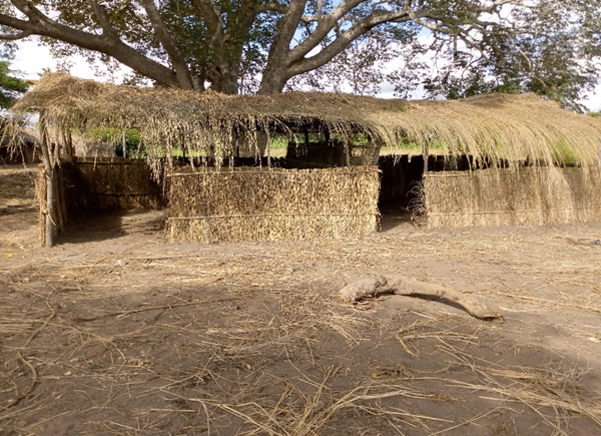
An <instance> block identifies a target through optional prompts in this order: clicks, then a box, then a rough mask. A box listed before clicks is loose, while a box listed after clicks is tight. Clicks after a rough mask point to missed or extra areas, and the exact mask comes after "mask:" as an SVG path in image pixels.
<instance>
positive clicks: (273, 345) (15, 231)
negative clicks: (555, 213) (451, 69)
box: [0, 167, 601, 436]
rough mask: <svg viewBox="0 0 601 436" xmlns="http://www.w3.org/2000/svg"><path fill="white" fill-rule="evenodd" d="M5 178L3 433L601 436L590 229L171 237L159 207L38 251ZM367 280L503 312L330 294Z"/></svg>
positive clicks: (14, 186) (31, 225) (28, 191)
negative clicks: (349, 299) (432, 291)
mask: <svg viewBox="0 0 601 436" xmlns="http://www.w3.org/2000/svg"><path fill="white" fill-rule="evenodd" d="M34 171H35V170H34V169H28V170H23V169H22V168H15V167H12V168H7V167H2V168H1V169H0V229H1V230H0V435H11V436H13V435H14V436H16V435H23V436H25V435H38V436H46V435H54V436H60V435H139V436H146V435H209V434H210V435H251V434H253V435H328V436H333V435H396V434H398V435H466V436H467V435H491V436H507V435H525V434H528V435H532V436H535V435H591V436H596V435H599V434H601V403H600V398H599V397H600V393H601V378H600V376H601V366H600V364H601V322H600V320H601V319H600V316H601V300H600V296H601V279H600V276H601V245H600V243H599V239H601V224H600V223H592V224H585V225H573V226H561V227H535V228H524V227H504V228H482V229H457V230H448V229H446V230H444V229H439V230H428V229H425V228H419V227H414V226H412V225H411V224H409V223H406V222H402V221H395V219H394V218H387V219H386V220H385V221H384V222H383V230H384V231H383V232H381V233H377V234H374V235H372V236H370V237H366V238H362V239H358V240H341V241H303V242H293V243H292V242H291V243H240V244H223V245H209V246H207V245H199V244H169V243H167V238H166V234H165V232H164V223H165V216H166V214H165V213H164V212H160V211H159V212H157V211H154V212H143V211H129V212H126V213H122V214H119V215H105V216H94V217H92V216H90V217H83V218H81V219H79V220H78V222H77V223H76V224H75V225H73V226H72V227H71V228H70V229H69V232H68V234H67V235H65V236H63V237H61V239H60V241H59V242H60V243H59V245H58V246H57V247H55V248H53V249H50V250H49V249H46V248H39V247H38V246H37V209H36V206H35V204H34V201H33V197H34V192H33V184H32V180H33V174H34ZM376 275H385V276H388V277H394V276H397V275H406V276H411V277H414V278H416V279H419V280H422V281H425V282H429V283H435V284H441V285H446V286H452V287H454V288H457V289H460V290H462V291H463V292H466V293H469V294H470V295H471V296H473V297H476V298H482V299H486V300H487V301H489V302H492V303H494V304H496V305H497V306H499V307H500V308H501V310H502V311H503V313H504V316H505V322H504V323H491V322H484V321H479V320H477V319H474V318H472V317H470V316H469V315H468V314H467V313H466V312H465V311H463V310H461V308H459V307H453V306H452V305H447V304H443V303H441V302H438V301H427V300H422V299H417V298H408V297H398V296H384V297H381V298H378V299H374V300H370V301H365V302H363V303H360V304H358V305H356V306H350V305H348V304H345V303H344V302H342V301H340V300H339V298H338V297H337V292H338V290H339V289H340V288H342V286H343V285H344V284H345V283H347V282H350V281H353V280H356V279H359V278H363V277H370V276H376Z"/></svg>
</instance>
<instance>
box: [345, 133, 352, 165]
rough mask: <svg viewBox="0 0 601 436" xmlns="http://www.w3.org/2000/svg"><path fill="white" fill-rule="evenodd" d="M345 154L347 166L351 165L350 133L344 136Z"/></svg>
mask: <svg viewBox="0 0 601 436" xmlns="http://www.w3.org/2000/svg"><path fill="white" fill-rule="evenodd" d="M344 154H345V155H346V166H347V167H350V166H351V145H350V144H349V138H348V135H345V138H344Z"/></svg>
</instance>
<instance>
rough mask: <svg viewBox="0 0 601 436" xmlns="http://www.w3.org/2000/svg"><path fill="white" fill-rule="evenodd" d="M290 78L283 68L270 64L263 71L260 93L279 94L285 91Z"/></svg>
mask: <svg viewBox="0 0 601 436" xmlns="http://www.w3.org/2000/svg"><path fill="white" fill-rule="evenodd" d="M288 79H289V77H287V76H286V75H285V74H284V73H283V72H282V70H281V69H279V68H277V67H273V66H268V67H267V68H266V69H265V72H264V73H263V79H262V80H261V85H260V86H259V92H258V94H279V93H281V92H282V91H284V86H286V82H287V81H288Z"/></svg>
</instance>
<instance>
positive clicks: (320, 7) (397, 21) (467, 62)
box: [0, 0, 601, 105]
mask: <svg viewBox="0 0 601 436" xmlns="http://www.w3.org/2000/svg"><path fill="white" fill-rule="evenodd" d="M600 16H601V5H600V4H599V2H598V1H597V0H555V1H552V2H550V1H548V0H392V1H380V0H68V1H67V0H0V27H1V32H2V35H0V37H1V38H2V39H3V40H4V42H5V46H4V49H5V50H7V51H10V50H11V49H14V47H15V42H16V41H18V40H20V39H23V38H28V37H31V36H32V35H39V36H40V37H41V41H42V43H44V44H47V45H49V46H50V47H51V49H52V51H53V53H54V54H55V55H57V56H59V57H66V56H69V55H71V54H74V53H79V54H83V55H84V56H86V57H87V58H89V59H90V60H100V61H103V62H104V63H106V64H108V65H118V64H119V63H121V64H124V65H126V66H128V67H130V68H131V69H132V70H133V71H134V72H135V73H134V75H133V76H132V77H129V78H128V80H129V81H130V82H134V81H136V80H140V79H143V78H146V79H150V80H152V81H154V83H156V84H160V85H164V86H174V87H178V88H182V89H194V90H197V91H203V90H205V89H206V88H209V87H210V88H211V89H213V90H215V91H219V92H224V93H229V94H234V93H239V92H243V93H248V92H259V93H274V92H276V93H277V92H281V91H282V90H284V89H285V88H286V87H289V88H295V87H296V88H298V87H301V86H304V87H307V86H308V87H313V88H315V87H318V88H319V87H320V88H328V86H329V87H332V86H333V87H336V86H337V85H338V84H339V83H341V82H345V83H347V84H348V85H349V86H350V88H351V90H352V91H354V92H357V93H373V92H374V90H377V88H378V86H379V85H380V84H381V83H382V82H383V81H384V80H385V79H388V80H394V82H395V85H396V91H397V93H398V94H399V95H403V94H404V93H406V92H408V91H411V90H412V89H414V88H415V87H416V86H418V85H419V84H420V83H421V82H423V80H424V77H425V76H424V74H425V72H427V73H428V74H427V76H430V74H429V71H428V70H429V69H430V68H431V65H430V63H431V59H433V57H434V59H437V60H440V61H441V62H442V64H441V65H443V67H442V68H441V69H439V71H438V73H439V74H435V75H434V76H433V77H431V78H430V80H429V81H428V82H427V83H426V85H427V89H428V90H429V91H430V92H431V93H432V94H437V93H438V94H440V93H443V94H445V93H446V95H447V96H450V97H453V96H454V95H470V94H471V93H477V91H478V90H488V89H491V88H492V89H497V90H511V91H522V90H527V91H537V92H541V93H543V94H547V95H553V94H554V93H558V94H560V98H559V99H560V100H561V99H562V98H563V99H565V102H567V103H568V105H569V104H570V103H571V102H573V101H574V99H575V97H577V96H579V95H580V94H581V93H582V92H583V91H586V90H588V89H589V88H590V87H591V86H592V84H593V83H594V81H595V80H596V77H597V76H596V75H597V68H598V65H597V64H596V62H597V61H598V59H599V54H600V50H601V49H600V46H601V38H599V29H600V28H601V24H600V21H601V20H600V18H599V17H600ZM392 60H395V63H397V64H398V65H399V67H398V68H396V69H394V70H392V71H386V70H385V68H384V64H385V63H386V62H388V61H392Z"/></svg>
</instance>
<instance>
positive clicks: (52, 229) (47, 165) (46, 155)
mask: <svg viewBox="0 0 601 436" xmlns="http://www.w3.org/2000/svg"><path fill="white" fill-rule="evenodd" d="M39 129H40V139H41V144H40V147H41V149H42V157H43V160H44V176H45V178H46V210H45V211H44V215H45V223H44V225H45V227H44V228H45V235H44V240H45V241H46V247H48V248H51V247H53V246H54V243H55V237H56V200H55V192H56V189H55V182H56V177H55V176H54V164H53V162H52V161H53V156H52V153H51V152H50V150H49V146H50V143H49V142H48V132H47V130H46V118H45V117H44V113H43V112H42V113H40V122H39Z"/></svg>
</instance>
